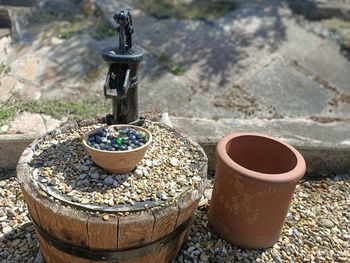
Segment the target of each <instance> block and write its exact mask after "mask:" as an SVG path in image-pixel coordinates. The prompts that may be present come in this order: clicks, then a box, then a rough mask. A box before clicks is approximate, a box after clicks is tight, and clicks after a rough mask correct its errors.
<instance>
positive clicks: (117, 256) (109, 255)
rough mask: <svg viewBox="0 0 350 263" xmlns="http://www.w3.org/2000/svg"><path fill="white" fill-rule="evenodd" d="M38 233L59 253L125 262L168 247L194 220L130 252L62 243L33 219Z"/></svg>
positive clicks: (89, 258)
mask: <svg viewBox="0 0 350 263" xmlns="http://www.w3.org/2000/svg"><path fill="white" fill-rule="evenodd" d="M32 222H33V224H34V227H35V230H36V232H37V233H38V234H39V235H40V236H41V237H42V238H43V239H44V240H45V241H46V242H48V243H49V244H50V245H51V246H53V247H54V248H56V249H58V250H59V251H61V252H63V253H66V254H70V255H72V256H75V257H80V258H84V259H88V260H102V261H113V262H120V261H123V260H129V259H135V258H140V257H143V256H146V255H149V254H151V253H153V252H155V251H157V250H159V249H160V248H161V247H163V246H165V245H167V244H168V243H170V242H171V241H173V240H175V239H176V238H177V237H178V236H179V235H181V234H182V233H183V232H184V231H185V230H186V229H187V227H188V226H189V225H190V224H191V223H192V218H190V219H188V220H187V221H185V222H184V223H183V224H182V225H180V226H179V227H177V228H176V229H175V230H174V231H173V232H171V233H170V234H168V235H166V236H164V237H163V238H161V239H159V240H157V241H155V242H153V243H150V244H148V245H146V246H143V247H138V248H131V249H128V250H121V251H111V250H91V249H88V248H83V247H78V246H74V245H71V244H68V243H65V242H62V241H60V240H58V239H56V238H55V237H53V236H51V235H50V234H48V233H47V232H46V231H45V230H44V229H42V228H41V227H40V226H39V225H38V224H37V223H36V222H35V221H34V220H33V218H32Z"/></svg>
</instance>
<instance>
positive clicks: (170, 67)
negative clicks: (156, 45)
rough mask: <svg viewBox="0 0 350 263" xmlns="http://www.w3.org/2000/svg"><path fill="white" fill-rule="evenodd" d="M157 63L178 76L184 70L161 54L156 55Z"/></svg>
mask: <svg viewBox="0 0 350 263" xmlns="http://www.w3.org/2000/svg"><path fill="white" fill-rule="evenodd" d="M157 63H158V64H159V65H160V66H161V67H162V68H163V69H165V70H167V71H169V72H170V73H172V74H174V75H176V76H180V75H183V74H184V73H185V70H184V69H183V68H182V67H181V66H179V65H178V64H176V63H175V62H174V61H173V60H172V59H171V58H170V57H168V56H166V55H164V54H162V55H160V56H159V57H157Z"/></svg>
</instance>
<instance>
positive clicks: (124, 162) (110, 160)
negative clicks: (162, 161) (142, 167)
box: [83, 124, 152, 173]
mask: <svg viewBox="0 0 350 263" xmlns="http://www.w3.org/2000/svg"><path fill="white" fill-rule="evenodd" d="M108 127H109V128H111V129H113V128H117V129H119V128H133V129H135V130H138V131H140V132H143V133H145V134H146V135H147V138H148V141H147V142H146V143H145V144H144V145H142V146H140V147H137V148H135V149H132V150H125V151H108V150H100V149H95V148H93V147H91V146H90V145H89V144H88V143H87V142H88V139H89V135H90V134H94V133H96V132H99V131H100V130H102V129H103V128H104V127H101V128H98V129H95V130H93V131H91V132H89V133H87V134H85V136H84V138H83V145H84V147H85V149H86V150H87V151H88V153H89V154H90V155H91V158H92V160H93V161H94V163H95V164H97V165H98V166H100V167H102V168H103V169H104V170H105V171H107V172H110V173H128V172H130V171H132V170H133V169H134V168H135V167H136V165H137V164H138V163H139V162H141V160H142V158H143V156H144V155H145V153H146V151H147V148H148V146H149V145H150V143H151V141H152V134H151V133H150V132H149V131H148V130H146V129H144V128H142V127H138V126H134V125H126V124H120V125H111V126H108Z"/></svg>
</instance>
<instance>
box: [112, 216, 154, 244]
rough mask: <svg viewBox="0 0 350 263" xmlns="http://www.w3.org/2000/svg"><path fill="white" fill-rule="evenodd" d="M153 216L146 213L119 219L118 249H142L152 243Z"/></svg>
mask: <svg viewBox="0 0 350 263" xmlns="http://www.w3.org/2000/svg"><path fill="white" fill-rule="evenodd" d="M153 225H154V217H153V214H152V213H151V212H149V211H144V212H141V213H138V214H129V215H128V216H121V217H119V229H118V249H119V250H123V249H130V248H133V247H140V246H142V245H144V244H147V243H150V242H151V241H152V239H151V238H152V231H153Z"/></svg>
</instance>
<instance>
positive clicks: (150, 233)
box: [17, 130, 207, 263]
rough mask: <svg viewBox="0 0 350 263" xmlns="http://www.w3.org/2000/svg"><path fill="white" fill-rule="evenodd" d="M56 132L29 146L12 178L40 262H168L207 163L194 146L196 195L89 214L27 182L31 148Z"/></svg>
mask: <svg viewBox="0 0 350 263" xmlns="http://www.w3.org/2000/svg"><path fill="white" fill-rule="evenodd" d="M60 132H62V131H60V130H58V131H57V130H56V131H54V132H53V133H50V134H48V135H46V136H44V137H43V138H41V139H38V140H36V141H34V142H33V143H32V144H31V145H30V146H29V147H28V148H27V149H26V150H25V151H24V152H23V154H22V157H21V159H20V161H19V164H18V166H17V178H18V181H19V184H20V186H21V189H22V192H23V195H24V198H25V201H26V203H27V205H28V209H29V212H30V215H31V217H32V221H33V223H34V225H35V229H36V237H37V239H38V240H39V244H40V249H41V252H42V256H43V258H44V260H45V262H47V263H56V262H67V263H68V262H69V263H71V262H77V263H80V262H82V263H87V262H132V263H136V262H152V263H153V262H171V261H172V260H173V259H174V258H175V257H176V254H177V253H178V251H179V249H180V247H181V245H182V243H183V241H184V239H185V236H186V232H187V231H188V229H189V226H190V224H191V218H192V216H193V214H194V211H195V209H196V207H197V205H198V202H199V200H200V197H201V195H202V192H203V191H204V188H205V178H206V170H207V162H206V156H205V154H204V152H203V151H202V150H201V148H200V146H198V145H197V147H199V148H200V150H201V151H202V153H203V156H204V158H203V160H205V162H203V165H201V167H200V176H201V177H202V178H203V182H202V183H201V184H200V185H199V186H198V188H197V189H194V190H192V191H189V192H187V193H184V194H183V195H181V197H179V198H178V199H177V200H175V202H172V203H171V204H167V205H164V206H156V207H153V208H152V209H142V210H139V211H136V212H126V213H125V212H124V213H122V212H115V211H110V210H108V209H107V210H106V209H104V208H102V207H101V209H99V208H98V207H97V208H96V207H95V208H94V211H91V210H89V209H86V206H83V205H77V204H72V203H69V202H65V200H64V198H63V199H60V198H58V197H57V196H55V195H54V194H51V193H50V191H47V189H44V188H43V187H42V186H41V185H40V183H39V182H37V181H36V180H34V179H33V177H32V176H31V175H32V173H33V170H34V169H35V168H34V167H33V166H32V164H31V160H32V156H33V153H34V150H35V149H36V146H37V144H38V143H40V142H42V141H44V140H45V139H47V138H49V137H50V136H53V135H54V134H57V133H60ZM181 136H184V135H181ZM191 143H193V142H191ZM194 144H195V143H194ZM96 210H99V211H97V212H98V213H96Z"/></svg>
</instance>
